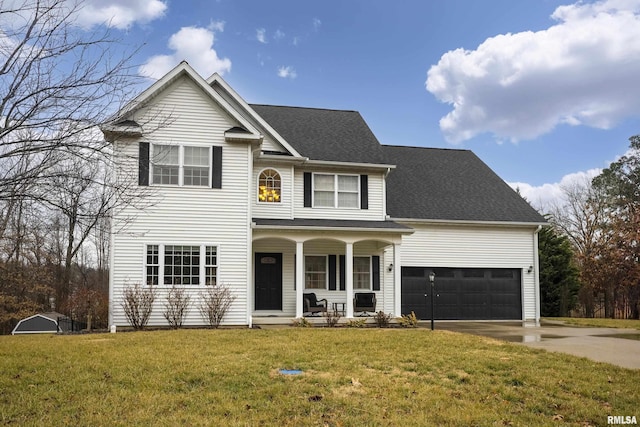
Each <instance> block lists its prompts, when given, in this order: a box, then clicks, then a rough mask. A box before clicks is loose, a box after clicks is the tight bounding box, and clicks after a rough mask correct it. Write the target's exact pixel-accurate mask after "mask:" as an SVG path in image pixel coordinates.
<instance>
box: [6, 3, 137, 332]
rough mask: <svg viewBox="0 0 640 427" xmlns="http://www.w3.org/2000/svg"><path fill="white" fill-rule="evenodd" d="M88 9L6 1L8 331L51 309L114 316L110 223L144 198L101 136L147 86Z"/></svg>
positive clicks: (103, 318)
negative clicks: (89, 20) (88, 20)
mask: <svg viewBox="0 0 640 427" xmlns="http://www.w3.org/2000/svg"><path fill="white" fill-rule="evenodd" d="M82 7H83V3H82V2H81V1H73V2H69V1H65V0H21V1H13V0H11V1H5V0H0V27H1V28H2V30H1V31H0V332H1V333H7V332H10V331H11V329H12V328H13V326H14V325H15V324H16V322H17V321H18V320H19V319H21V318H23V317H25V316H28V315H32V314H34V313H36V312H41V311H52V310H56V311H58V312H61V313H63V314H67V315H71V316H72V317H73V318H76V319H78V320H80V319H82V320H84V319H86V317H87V315H92V317H93V321H94V325H96V326H98V327H103V326H106V322H107V316H108V307H107V304H108V268H109V249H110V248H109V241H110V239H109V232H110V224H109V218H110V217H111V212H112V210H113V209H117V208H118V206H119V205H120V204H122V203H130V202H133V201H134V200H135V199H136V197H137V194H136V191H135V189H132V188H127V187H126V186H124V185H122V184H121V183H122V182H124V181H123V180H118V179H117V177H116V176H115V175H114V173H113V171H114V168H113V162H114V161H115V160H116V159H115V158H114V157H113V156H112V152H111V147H112V146H111V145H110V144H108V143H107V142H106V141H105V139H104V137H103V135H102V133H101V132H100V130H99V127H98V126H99V125H100V124H102V123H105V122H106V121H108V119H109V112H113V111H117V110H118V109H119V108H120V107H121V106H122V105H123V102H124V100H125V99H126V96H127V95H128V94H129V93H130V92H133V91H135V90H132V89H133V87H134V86H136V85H137V84H138V82H139V80H138V79H139V78H138V77H136V75H135V70H134V68H133V67H132V66H131V65H129V64H130V59H131V54H125V55H119V54H117V53H116V52H123V51H126V47H125V48H124V49H117V48H118V47H121V46H119V45H121V42H120V41H119V40H117V39H115V38H113V37H112V36H111V34H110V33H109V31H108V30H106V31H104V32H101V31H89V30H86V29H82V28H79V27H78V26H77V20H76V17H77V14H78V11H79V10H80V9H81V8H82Z"/></svg>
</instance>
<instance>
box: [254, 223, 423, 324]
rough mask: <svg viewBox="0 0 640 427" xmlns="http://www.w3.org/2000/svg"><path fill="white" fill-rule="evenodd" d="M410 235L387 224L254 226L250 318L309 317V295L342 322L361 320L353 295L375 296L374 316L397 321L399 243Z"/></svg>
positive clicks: (403, 228) (392, 224) (405, 228)
mask: <svg viewBox="0 0 640 427" xmlns="http://www.w3.org/2000/svg"><path fill="white" fill-rule="evenodd" d="M411 232H412V230H411V229H410V228H408V227H405V226H402V225H399V224H395V223H393V222H390V221H380V222H372V221H331V222H330V223H329V222H326V221H319V220H318V221H315V222H313V220H306V221H305V222H300V221H296V220H262V221H261V220H254V225H253V239H252V241H253V243H252V252H253V257H252V258H253V266H252V267H253V268H252V277H253V286H252V292H251V295H250V297H251V298H250V299H251V302H250V304H251V305H250V307H252V318H261V319H263V320H264V319H265V318H271V319H273V323H277V322H278V321H280V319H283V320H284V319H286V321H287V322H290V321H291V319H293V318H300V317H309V316H311V315H312V313H311V312H309V311H305V310H306V307H305V303H304V298H305V296H306V297H307V298H308V294H310V293H313V294H315V296H316V297H317V298H318V299H320V300H326V305H327V309H328V310H329V311H333V310H334V309H335V310H338V311H339V312H340V315H341V316H342V317H344V318H347V319H350V318H354V317H355V316H358V315H362V314H363V312H355V311H354V304H353V300H354V295H355V294H356V293H367V294H375V299H376V306H375V311H383V312H385V313H390V314H392V315H394V316H399V315H400V307H401V305H400V292H401V288H400V283H401V277H400V271H401V270H400V265H401V243H402V236H403V235H404V234H408V233H411ZM375 311H374V312H375ZM314 314H315V317H320V318H321V314H322V313H321V312H319V313H314Z"/></svg>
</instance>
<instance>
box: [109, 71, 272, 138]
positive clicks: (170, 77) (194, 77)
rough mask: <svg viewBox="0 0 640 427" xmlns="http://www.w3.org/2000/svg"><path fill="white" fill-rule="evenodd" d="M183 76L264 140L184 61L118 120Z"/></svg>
mask: <svg viewBox="0 0 640 427" xmlns="http://www.w3.org/2000/svg"><path fill="white" fill-rule="evenodd" d="M182 75H186V76H188V77H190V78H191V79H192V80H193V81H194V82H196V83H197V84H198V86H200V88H201V89H202V90H203V91H204V92H205V93H206V94H207V95H209V96H210V97H211V98H212V99H213V100H214V101H216V102H217V103H218V104H219V105H220V106H221V107H222V108H223V109H224V110H225V111H226V112H227V113H229V115H230V116H231V117H233V118H234V119H235V120H237V121H238V123H240V124H241V125H242V126H243V127H244V128H245V129H247V130H248V131H249V132H251V133H252V134H254V135H256V136H259V138H262V136H261V134H260V132H259V131H258V129H256V128H255V127H254V126H253V125H251V123H249V121H247V120H246V119H245V118H244V117H242V115H240V114H239V113H238V112H237V111H236V110H235V109H234V108H232V107H231V105H229V103H228V102H227V101H225V100H224V99H223V98H222V96H220V95H219V94H218V93H217V92H216V91H215V90H213V88H212V87H211V86H209V84H208V83H207V81H206V80H205V79H204V78H202V76H200V74H198V73H197V72H196V71H195V70H194V69H193V68H192V67H191V65H189V63H188V62H186V61H182V62H180V64H178V65H177V66H176V67H174V68H173V69H172V70H171V71H169V72H168V73H167V74H165V75H164V76H163V77H162V78H160V79H159V80H157V81H156V82H155V83H154V84H152V85H151V86H150V87H149V88H147V89H146V90H145V91H144V92H142V93H141V94H140V95H138V96H137V97H135V98H134V99H133V100H132V101H131V102H129V103H128V104H127V105H126V106H125V107H124V108H123V109H122V110H120V111H119V112H118V113H117V114H116V116H115V117H116V118H119V117H122V116H124V115H126V114H128V113H130V112H132V111H134V110H135V109H137V107H138V106H140V105H143V104H144V103H145V102H147V101H148V100H150V99H151V98H153V97H154V96H156V95H157V94H158V93H160V92H161V91H162V89H164V88H165V87H166V86H168V85H169V84H171V83H172V82H173V81H175V80H176V79H178V78H179V77H181V76H182ZM245 138H246V136H245Z"/></svg>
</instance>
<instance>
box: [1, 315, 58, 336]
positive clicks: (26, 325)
mask: <svg viewBox="0 0 640 427" xmlns="http://www.w3.org/2000/svg"><path fill="white" fill-rule="evenodd" d="M66 317H67V316H65V315H64V314H60V313H56V312H55V311H53V312H49V313H38V314H34V315H33V316H29V317H27V318H24V319H22V320H20V321H19V322H18V324H17V325H16V327H15V328H13V331H12V332H11V335H16V334H56V333H58V332H62V329H61V328H60V326H59V325H58V319H59V318H66Z"/></svg>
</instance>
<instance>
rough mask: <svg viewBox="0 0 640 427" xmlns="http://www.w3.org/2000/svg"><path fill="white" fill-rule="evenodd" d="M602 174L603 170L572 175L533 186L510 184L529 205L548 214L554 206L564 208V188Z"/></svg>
mask: <svg viewBox="0 0 640 427" xmlns="http://www.w3.org/2000/svg"><path fill="white" fill-rule="evenodd" d="M601 172H602V169H589V170H588V171H583V172H575V173H570V174H568V175H565V176H563V177H562V179H561V180H560V182H555V183H551V184H543V185H539V186H533V185H530V184H527V183H525V182H510V183H509V185H510V186H511V188H513V189H514V190H515V189H518V190H519V191H520V194H521V195H522V196H523V197H524V198H525V199H527V200H528V201H529V203H530V204H531V205H532V206H533V207H534V208H536V209H538V210H539V211H541V212H542V213H547V212H549V210H550V209H551V208H552V207H554V206H562V205H563V202H564V201H565V196H564V192H563V190H562V189H563V188H571V187H572V186H573V185H575V184H579V183H582V182H584V181H585V180H591V179H593V178H594V177H596V176H597V175H599V174H600V173H601Z"/></svg>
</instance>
